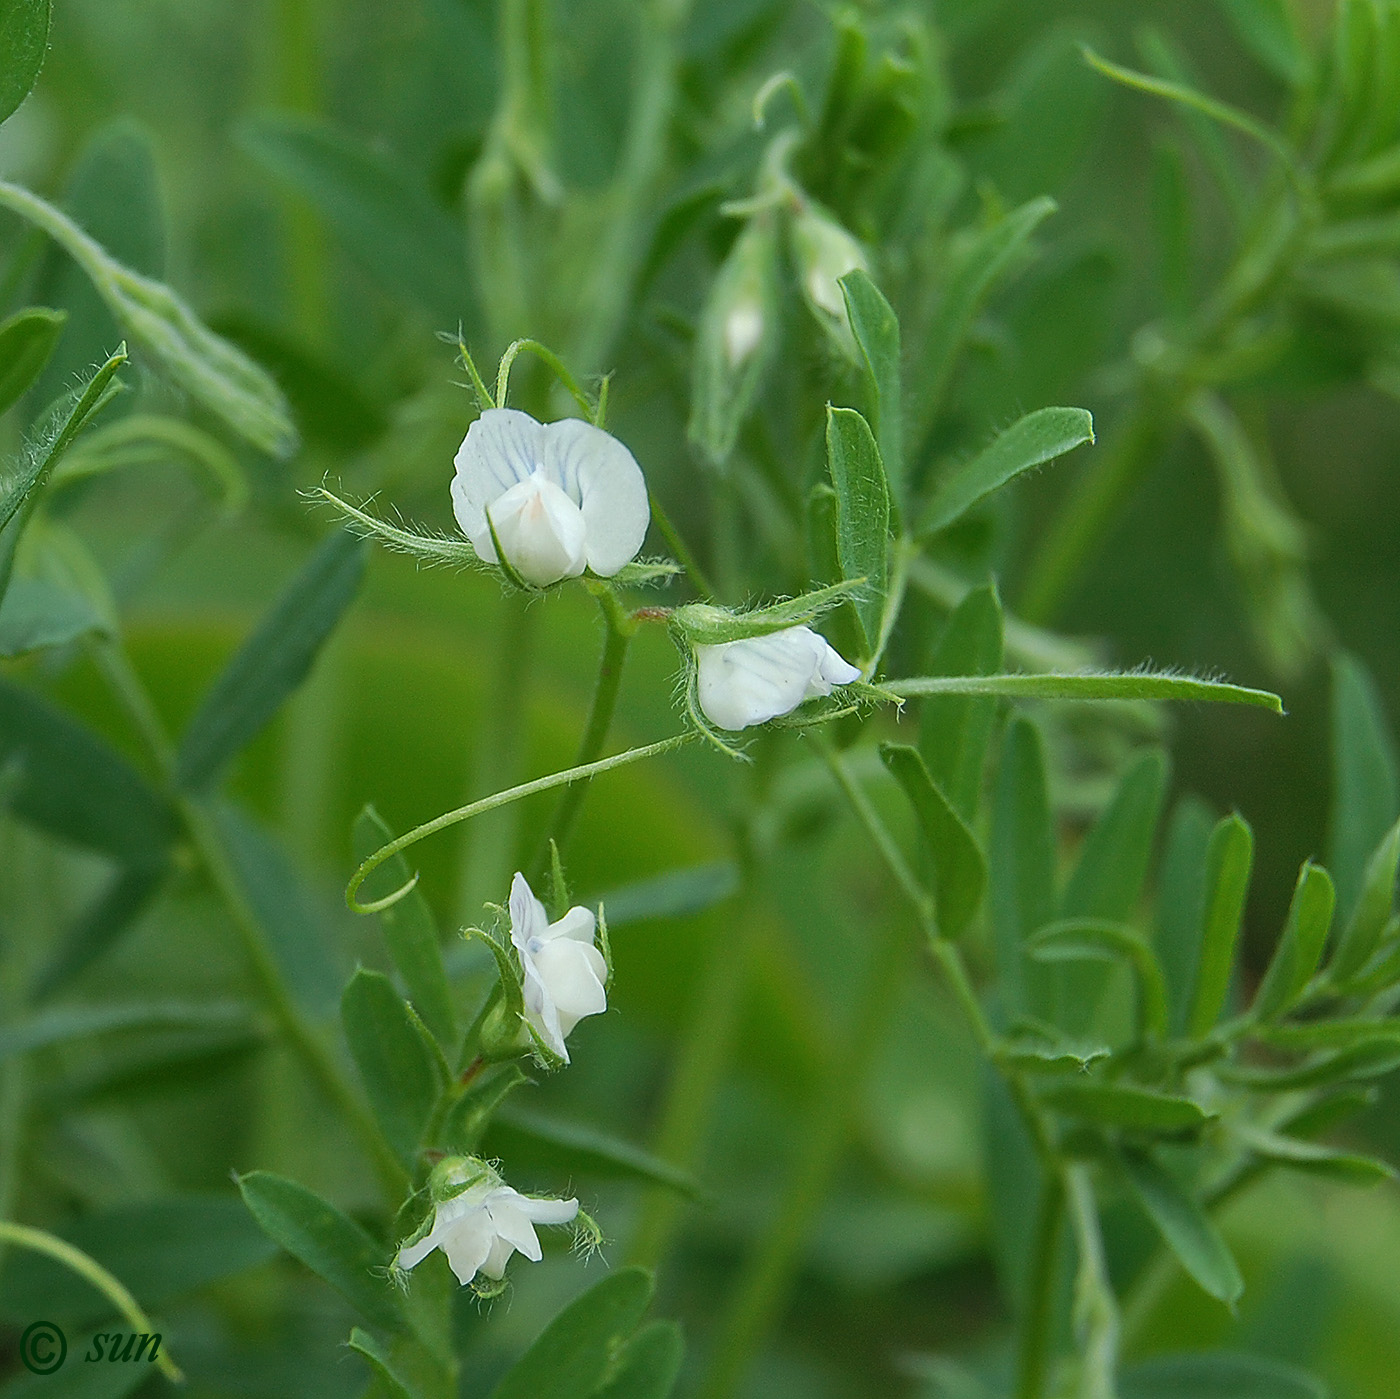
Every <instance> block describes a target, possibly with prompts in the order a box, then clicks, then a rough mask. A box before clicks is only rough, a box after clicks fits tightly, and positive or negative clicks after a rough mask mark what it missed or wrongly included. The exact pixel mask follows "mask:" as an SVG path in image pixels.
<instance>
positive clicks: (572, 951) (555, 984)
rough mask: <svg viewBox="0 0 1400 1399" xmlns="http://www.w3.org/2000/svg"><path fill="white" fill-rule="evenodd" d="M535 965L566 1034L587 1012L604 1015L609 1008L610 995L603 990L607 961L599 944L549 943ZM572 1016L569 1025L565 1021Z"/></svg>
mask: <svg viewBox="0 0 1400 1399" xmlns="http://www.w3.org/2000/svg"><path fill="white" fill-rule="evenodd" d="M535 967H536V970H537V971H538V973H539V977H540V980H541V981H542V982H543V983H544V988H545V994H546V995H547V996H548V997H549V998H550V999H551V1000H552V1001H553V1002H554V1005H555V1008H556V1010H557V1012H558V1014H559V1019H560V1028H561V1029H562V1030H563V1032H564V1033H565V1034H568V1032H569V1030H571V1029H572V1028H573V1026H574V1025H575V1024H577V1023H578V1022H579V1021H580V1020H582V1019H583V1017H584V1016H585V1015H600V1014H601V1013H602V1012H603V1011H605V1010H607V1008H608V998H607V993H606V992H605V991H604V989H603V981H604V980H605V978H606V977H607V964H606V963H605V962H604V961H603V954H602V953H601V952H599V951H598V949H597V948H596V947H592V946H585V945H584V944H583V943H579V942H574V941H572V940H565V939H559V940H557V941H555V942H547V943H545V945H544V946H543V947H542V948H540V950H539V952H537V953H536V954H535ZM569 1017H571V1018H572V1023H571V1024H569V1025H568V1026H565V1025H564V1024H563V1022H564V1020H565V1019H566V1018H569Z"/></svg>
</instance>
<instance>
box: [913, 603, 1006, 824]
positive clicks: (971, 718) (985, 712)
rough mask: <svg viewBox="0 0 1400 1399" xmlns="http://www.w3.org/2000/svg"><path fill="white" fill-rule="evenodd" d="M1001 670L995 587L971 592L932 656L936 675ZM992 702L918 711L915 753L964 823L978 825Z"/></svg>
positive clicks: (953, 701)
mask: <svg viewBox="0 0 1400 1399" xmlns="http://www.w3.org/2000/svg"><path fill="white" fill-rule="evenodd" d="M1001 664H1002V613H1001V601H1000V599H999V598H998V597H997V591H996V588H995V587H994V586H992V585H991V584H988V585H987V586H986V587H985V588H974V589H972V591H971V592H969V593H968V594H967V596H966V597H965V598H963V600H962V602H960V603H959V604H958V606H957V607H956V608H955V609H954V610H953V613H952V615H951V616H950V617H949V618H948V625H947V627H946V629H945V630H944V632H943V636H942V638H941V639H940V640H939V643H938V648H937V650H936V651H935V652H934V654H933V662H932V666H931V669H932V670H933V671H934V672H935V673H936V674H938V675H994V674H995V673H996V672H997V671H999V670H1000V669H1001ZM996 711H997V701H996V700H994V699H977V698H971V697H967V696H960V695H949V696H944V697H942V698H929V699H926V700H924V701H923V703H922V704H921V705H920V706H919V752H920V753H922V754H923V758H924V761H925V762H926V763H927V764H928V769H929V773H930V774H931V775H932V777H933V780H934V781H935V782H936V783H937V784H938V785H939V786H940V787H941V788H942V789H943V791H945V792H946V793H947V794H948V800H949V801H951V802H952V804H953V806H954V808H955V809H956V810H957V811H958V813H959V814H960V815H961V816H962V818H963V819H964V820H965V821H968V822H973V821H975V820H976V819H977V807H978V804H979V802H980V799H981V795H982V768H983V765H984V762H985V759H986V755H987V743H988V741H989V739H990V738H991V733H992V725H993V724H994V723H995V721H996Z"/></svg>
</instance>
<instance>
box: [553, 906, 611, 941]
mask: <svg viewBox="0 0 1400 1399" xmlns="http://www.w3.org/2000/svg"><path fill="white" fill-rule="evenodd" d="M597 926H598V920H597V919H596V918H595V917H594V916H593V913H592V910H591V909H586V908H583V907H581V906H580V905H578V904H575V905H574V906H573V908H571V909H570V910H569V911H568V912H567V913H566V914H565V915H564V916H563V917H562V918H561V919H560V920H559V921H558V922H557V923H551V924H550V925H549V930H548V931H547V932H546V933H545V934H544V937H545V939H546V941H551V940H553V939H554V938H570V939H572V940H574V941H576V942H586V943H589V944H591V943H592V942H593V933H594V930H595V929H596V928H597Z"/></svg>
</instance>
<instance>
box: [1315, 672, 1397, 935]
mask: <svg viewBox="0 0 1400 1399" xmlns="http://www.w3.org/2000/svg"><path fill="white" fill-rule="evenodd" d="M1397 766H1398V765H1397V761H1396V752H1395V743H1394V740H1393V739H1392V737H1391V730H1390V726H1389V724H1388V723H1387V721H1386V715H1385V710H1384V708H1383V707H1382V705H1381V701H1380V696H1379V695H1378V694H1377V693H1376V687H1375V684H1374V682H1373V681H1372V679H1371V677H1370V675H1369V674H1367V672H1366V668H1365V667H1364V666H1363V665H1362V664H1361V662H1360V661H1358V660H1356V659H1355V658H1354V657H1352V656H1347V655H1341V656H1338V657H1337V659H1336V660H1335V661H1334V662H1333V663H1332V819H1331V839H1330V841H1329V848H1328V867H1329V868H1330V869H1331V871H1332V873H1333V875H1334V876H1335V878H1336V881H1337V903H1338V906H1339V912H1340V915H1341V917H1342V918H1343V919H1348V918H1350V916H1351V911H1352V908H1353V906H1354V905H1355V903H1356V898H1357V895H1358V893H1359V892H1360V889H1361V884H1362V880H1363V878H1364V877H1365V871H1366V864H1367V862H1368V861H1369V860H1370V858H1371V855H1372V852H1373V851H1374V850H1375V849H1376V846H1377V845H1378V844H1379V843H1380V841H1381V839H1382V837H1383V836H1384V835H1385V833H1386V831H1387V830H1388V829H1389V828H1390V826H1391V825H1392V824H1393V823H1394V821H1395V819H1396V817H1397V816H1400V771H1397Z"/></svg>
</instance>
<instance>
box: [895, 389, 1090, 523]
mask: <svg viewBox="0 0 1400 1399" xmlns="http://www.w3.org/2000/svg"><path fill="white" fill-rule="evenodd" d="M1093 440H1094V420H1093V418H1092V417H1091V416H1090V415H1089V414H1088V413H1087V412H1085V410H1084V409H1083V408H1042V409H1041V410H1040V411H1039V412H1038V413H1029V414H1027V415H1026V416H1025V417H1024V418H1022V419H1021V420H1020V422H1018V423H1015V424H1013V425H1012V426H1011V427H1009V428H1007V429H1006V431H1005V432H1003V433H1002V434H1001V435H1000V436H999V437H998V438H997V439H996V441H995V442H993V443H992V445H991V446H990V447H988V448H987V449H986V450H985V451H983V452H980V453H979V454H978V455H977V456H975V457H973V458H972V460H971V461H968V462H964V463H963V464H962V465H961V466H958V467H955V468H954V469H953V470H951V471H950V472H948V473H947V474H946V475H945V476H944V477H943V479H942V480H941V481H939V483H938V485H937V486H936V487H935V488H934V491H933V495H932V497H931V498H930V499H929V502H928V504H927V505H926V506H925V507H924V509H923V512H922V513H921V514H920V516H919V520H918V533H919V534H920V535H921V536H922V535H930V534H936V533H937V532H938V531H939V530H944V529H947V528H948V527H949V526H950V525H954V524H956V523H957V522H958V521H959V520H960V519H962V517H963V516H964V515H965V514H967V512H968V511H969V510H971V509H972V508H973V506H975V505H977V504H978V503H979V502H980V501H982V500H985V499H986V497H987V496H989V495H991V494H992V493H993V492H994V491H998V490H1000V489H1001V488H1002V487H1003V486H1005V485H1007V484H1008V483H1010V482H1011V481H1014V480H1015V479H1016V478H1017V477H1018V476H1021V475H1024V474H1025V473H1026V472H1027V471H1033V470H1034V469H1035V468H1036V467H1038V466H1044V465H1045V463H1046V462H1050V461H1054V460H1055V458H1056V457H1062V456H1064V454H1065V453H1066V452H1070V451H1073V450H1074V448H1076V447H1078V446H1081V445H1082V444H1084V443H1085V442H1092V441H1093Z"/></svg>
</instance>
